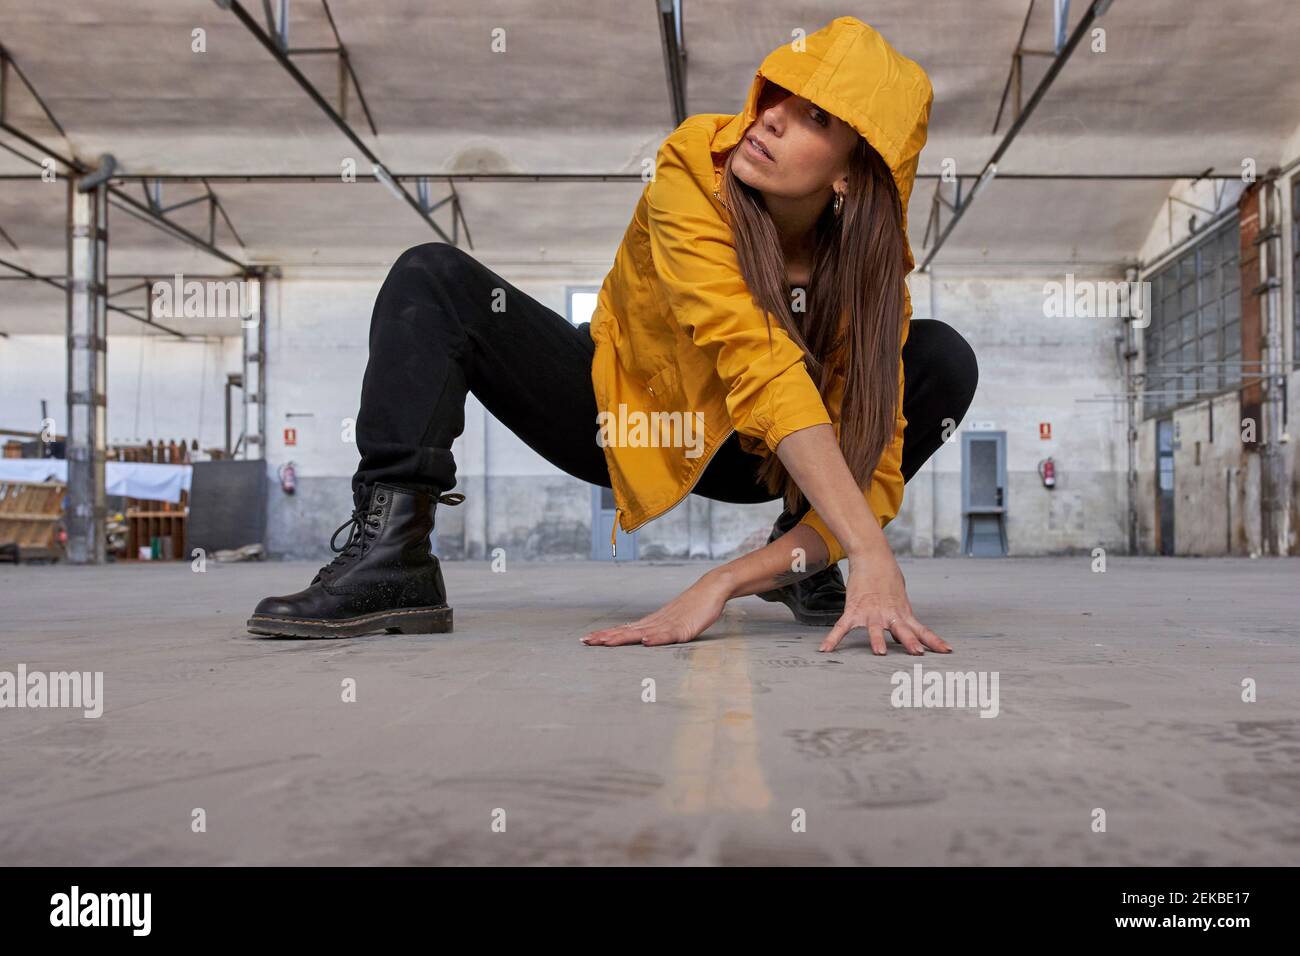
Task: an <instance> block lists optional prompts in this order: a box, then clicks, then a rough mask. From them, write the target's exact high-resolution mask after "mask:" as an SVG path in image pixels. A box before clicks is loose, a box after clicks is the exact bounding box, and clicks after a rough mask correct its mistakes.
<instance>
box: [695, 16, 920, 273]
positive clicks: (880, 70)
mask: <svg viewBox="0 0 1300 956" xmlns="http://www.w3.org/2000/svg"><path fill="white" fill-rule="evenodd" d="M802 47H803V49H802V50H798V49H796V48H795V44H794V43H786V44H782V45H781V46H779V47H777V48H776V49H775V50H773V51H772V52H771V53H769V54H768V55H767V56H766V57H764V58H763V62H762V63H761V64H760V65H759V67H758V70H757V71H755V73H754V79H753V82H751V83H750V86H749V94H748V95H747V96H746V98H745V106H744V109H742V110H741V111H740V112H739V113H737V114H736V115H735V116H734V117H733V118H732V119H731V121H730V122H728V123H726V124H725V125H724V126H722V127H721V128H720V129H719V130H718V131H717V133H716V134H715V135H714V137H713V140H712V142H711V143H710V149H711V151H712V153H713V157H714V168H715V172H716V173H717V176H718V180H719V182H720V180H721V171H722V164H723V163H724V162H725V159H726V154H727V153H728V151H729V150H731V149H732V148H733V147H735V146H736V144H737V143H739V142H740V139H741V137H742V136H744V134H745V132H746V131H747V130H748V129H749V127H750V126H751V125H753V123H754V121H755V120H756V119H757V118H758V100H759V96H760V94H761V92H762V88H763V81H764V79H765V78H766V79H769V80H771V81H772V82H773V83H776V84H777V85H779V86H782V87H785V88H786V89H787V90H789V91H790V92H791V93H794V94H795V95H796V96H802V97H804V98H805V99H807V100H809V101H811V102H813V103H815V104H817V106H819V107H821V108H822V109H824V110H826V111H827V112H828V113H831V114H833V115H835V116H838V117H839V118H840V119H842V120H844V121H845V122H846V123H848V124H849V125H850V126H852V127H853V128H854V129H855V130H857V131H858V133H859V134H860V135H862V136H863V137H864V138H865V139H866V140H867V142H868V143H870V144H871V145H872V147H873V148H875V150H876V152H878V153H879V154H880V155H881V157H882V158H883V159H884V160H885V163H886V164H888V166H889V171H890V173H891V174H892V175H893V177H894V184H895V185H896V186H897V188H898V197H899V199H900V200H901V202H902V207H903V251H904V254H905V255H906V257H907V266H908V270H909V271H910V270H911V269H912V268H913V267H915V265H916V261H915V259H913V257H912V246H911V243H910V242H909V241H908V239H907V201H908V199H909V198H910V196H911V195H912V185H913V183H914V182H915V179H916V169H917V165H918V163H919V162H920V158H921V148H922V147H923V146H925V139H926V132H927V129H928V127H929V123H930V105H931V103H932V101H933V99H934V93H933V90H932V88H931V86H930V78H929V77H928V76H926V73H925V71H924V70H923V69H921V67H920V66H919V65H918V64H917V63H915V62H913V61H912V60H909V59H908V58H907V57H905V56H903V55H902V54H901V53H899V52H898V51H897V50H895V49H894V48H893V47H892V46H890V45H889V43H888V42H887V41H886V40H885V38H884V37H882V36H881V35H880V34H879V33H877V32H876V31H875V30H874V29H872V28H871V27H870V26H868V25H867V24H865V23H863V22H862V21H861V20H859V19H857V17H836V18H835V19H834V20H832V21H831V22H830V23H828V24H826V26H824V27H822V28H821V29H820V30H818V31H817V32H816V33H812V34H809V35H808V36H807V37H805V38H804V39H803V42H802Z"/></svg>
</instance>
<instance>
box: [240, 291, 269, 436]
mask: <svg viewBox="0 0 1300 956" xmlns="http://www.w3.org/2000/svg"><path fill="white" fill-rule="evenodd" d="M244 281H245V282H248V283H250V284H251V285H252V286H253V289H252V290H250V291H251V293H252V294H251V295H250V296H249V298H250V300H251V301H252V303H253V314H252V316H250V317H249V318H247V319H242V320H241V322H240V325H241V327H242V334H243V342H242V343H241V345H242V350H243V351H242V354H243V374H242V384H243V397H244V434H243V436H242V439H243V440H242V442H241V443H240V444H241V447H242V449H243V457H244V458H246V459H256V458H265V457H266V305H267V275H266V274H265V273H263V274H253V275H248V276H246V277H245V279H244Z"/></svg>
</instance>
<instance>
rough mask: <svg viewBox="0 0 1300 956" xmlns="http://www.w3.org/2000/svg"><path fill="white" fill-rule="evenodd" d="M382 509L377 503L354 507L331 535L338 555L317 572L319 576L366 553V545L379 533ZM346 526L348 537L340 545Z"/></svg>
mask: <svg viewBox="0 0 1300 956" xmlns="http://www.w3.org/2000/svg"><path fill="white" fill-rule="evenodd" d="M382 511H383V508H382V506H380V505H377V504H375V505H369V506H362V507H360V508H353V509H352V517H350V518H348V520H347V521H345V522H343V523H342V524H341V525H339V526H338V527H337V528H335V529H334V533H333V534H332V535H330V550H331V551H334V552H337V557H335V558H334V560H333V561H331V562H330V563H329V564H327V565H325V566H324V567H323V568H321V569H320V570H319V571H318V572H316V576H317V577H318V578H327V577H329V576H330V575H331V574H334V573H335V572H337V571H338V570H339V569H340V568H342V567H343V566H344V565H346V564H350V563H351V562H352V561H354V560H355V559H357V558H359V557H360V556H361V555H363V554H365V553H366V547H367V546H368V545H369V544H370V542H371V540H373V539H374V537H375V536H376V535H377V534H378V533H379V516H380V513H381V512H382ZM345 528H346V529H347V531H348V539H347V541H345V542H344V543H343V546H342V547H339V546H338V544H337V541H338V537H339V535H340V534H342V533H343V530H344V529H345Z"/></svg>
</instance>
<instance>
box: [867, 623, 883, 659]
mask: <svg viewBox="0 0 1300 956" xmlns="http://www.w3.org/2000/svg"><path fill="white" fill-rule="evenodd" d="M867 633H868V634H869V635H871V653H873V654H883V653H885V627H884V625H883V624H871V625H868V627H867Z"/></svg>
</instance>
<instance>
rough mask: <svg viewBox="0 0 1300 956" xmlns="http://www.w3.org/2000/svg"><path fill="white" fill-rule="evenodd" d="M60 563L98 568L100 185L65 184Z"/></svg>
mask: <svg viewBox="0 0 1300 956" xmlns="http://www.w3.org/2000/svg"><path fill="white" fill-rule="evenodd" d="M67 292H68V333H67V335H68V424H67V435H68V438H67V459H68V510H67V531H68V560H69V561H70V562H71V563H73V564H103V563H104V562H105V561H106V560H107V559H108V553H107V547H106V544H105V539H104V529H105V518H106V511H107V508H106V504H105V492H104V460H105V447H106V439H105V434H104V432H105V428H106V425H107V413H108V409H107V405H108V397H107V392H106V390H107V371H108V368H107V357H108V186H107V185H106V184H105V183H104V182H103V180H102V178H101V177H97V176H96V174H94V173H92V174H90V175H89V176H86V177H83V178H81V179H80V180H70V181H69V183H68V286H67Z"/></svg>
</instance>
